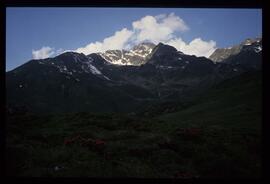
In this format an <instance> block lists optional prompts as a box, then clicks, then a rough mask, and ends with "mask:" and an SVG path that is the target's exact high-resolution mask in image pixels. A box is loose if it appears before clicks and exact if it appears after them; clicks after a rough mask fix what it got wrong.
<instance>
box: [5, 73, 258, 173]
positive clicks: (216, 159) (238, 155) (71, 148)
mask: <svg viewBox="0 0 270 184" xmlns="http://www.w3.org/2000/svg"><path fill="white" fill-rule="evenodd" d="M261 101H262V97H261V78H260V73H255V74H245V75H242V76H240V77H237V78H235V79H231V80H228V81H225V82H223V83H222V84H220V85H218V86H217V87H216V88H213V89H210V90H209V91H208V92H207V93H205V94H204V95H203V96H201V98H198V99H197V100H196V101H194V102H193V103H192V105H191V106H189V107H186V108H184V109H182V110H179V111H177V112H174V113H167V114H162V115H159V114H157V115H156V116H155V117H148V118H147V117H136V116H133V115H124V114H94V113H70V114H55V115H34V114H25V115H13V116H8V117H7V120H8V121H7V150H6V154H7V155H6V156H7V159H6V161H7V172H8V175H10V176H37V177H38V176H48V177H69V176H70V177H74V176H75V177H76V176H77V177H80V176H87V177H139V178H174V177H180V178H181V177H182V178H184V175H186V176H188V177H192V178H258V177H260V176H261V164H262V163H261V151H260V150H261V149H260V146H261V144H260V143H261ZM194 128H197V129H199V130H200V132H199V133H196V134H195V135H192V134H191V133H183V130H185V131H186V130H188V129H191V130H192V129H194ZM76 135H81V136H82V137H84V138H92V139H101V140H103V141H105V146H104V148H103V149H102V150H98V149H93V147H89V146H82V145H80V144H79V141H78V142H75V143H74V144H71V145H65V144H64V140H65V139H66V138H72V137H74V136H76Z"/></svg>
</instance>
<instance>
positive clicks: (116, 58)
mask: <svg viewBox="0 0 270 184" xmlns="http://www.w3.org/2000/svg"><path fill="white" fill-rule="evenodd" d="M154 47H155V45H154V44H153V43H141V44H139V45H136V46H134V47H133V48H132V49H131V50H108V51H106V52H104V53H99V54H100V56H102V57H103V58H104V59H105V60H106V61H108V62H109V63H112V64H117V65H134V66H140V65H142V64H145V63H146V61H147V56H148V55H149V54H150V53H151V52H152V49H153V48H154Z"/></svg>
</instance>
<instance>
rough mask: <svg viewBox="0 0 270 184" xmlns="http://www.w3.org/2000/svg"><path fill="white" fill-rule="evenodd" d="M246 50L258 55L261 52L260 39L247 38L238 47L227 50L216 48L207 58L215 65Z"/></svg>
mask: <svg viewBox="0 0 270 184" xmlns="http://www.w3.org/2000/svg"><path fill="white" fill-rule="evenodd" d="M246 50H249V51H254V52H255V53H259V52H260V51H261V50H262V39H261V38H255V39H250V38H248V39H246V40H244V41H243V42H242V43H240V44H239V45H235V46H232V47H229V48H218V49H216V50H215V51H214V53H213V54H212V55H211V56H210V57H209V59H211V60H212V61H214V62H215V63H218V62H222V61H224V60H226V59H228V58H229V57H231V56H235V55H237V54H239V53H240V52H242V51H246Z"/></svg>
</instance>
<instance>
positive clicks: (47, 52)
mask: <svg viewBox="0 0 270 184" xmlns="http://www.w3.org/2000/svg"><path fill="white" fill-rule="evenodd" d="M54 53H55V52H54V48H51V47H42V48H41V49H39V50H32V57H33V59H44V58H48V57H50V56H52V55H53V54H54Z"/></svg>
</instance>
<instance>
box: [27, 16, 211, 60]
mask: <svg viewBox="0 0 270 184" xmlns="http://www.w3.org/2000/svg"><path fill="white" fill-rule="evenodd" d="M187 31H190V28H189V27H188V25H187V24H186V23H185V22H184V20H183V19H181V18H180V17H179V16H176V15H175V14H174V13H170V14H161V15H157V16H151V15H147V16H145V17H142V18H141V19H140V20H137V21H134V22H132V29H131V30H129V29H127V28H122V29H121V30H119V31H116V32H115V33H114V34H113V35H112V36H109V37H107V38H105V39H103V40H102V41H96V42H91V43H89V44H87V45H85V46H82V47H80V48H77V49H75V50H74V51H75V52H79V53H83V54H85V55H88V54H91V53H96V52H105V51H106V50H114V49H119V50H121V49H130V48H131V47H132V46H134V45H136V44H138V43H141V42H144V41H149V42H152V43H155V44H158V43H159V42H162V43H164V44H168V45H171V46H173V47H175V48H176V49H177V50H179V51H182V52H183V53H185V54H189V55H196V56H205V57H209V56H210V55H211V54H212V53H213V52H214V51H215V49H216V42H215V41H213V40H210V41H205V40H203V39H202V38H200V37H198V38H194V39H193V40H192V41H190V42H189V43H186V42H185V41H183V40H182V38H181V37H179V36H177V35H176V33H183V32H187ZM64 52H65V51H64ZM54 53H58V52H54V50H53V49H52V48H50V47H43V48H42V49H40V50H36V51H35V50H33V52H32V55H33V58H40V59H41V58H42V57H45V56H51V55H53V54H54Z"/></svg>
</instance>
